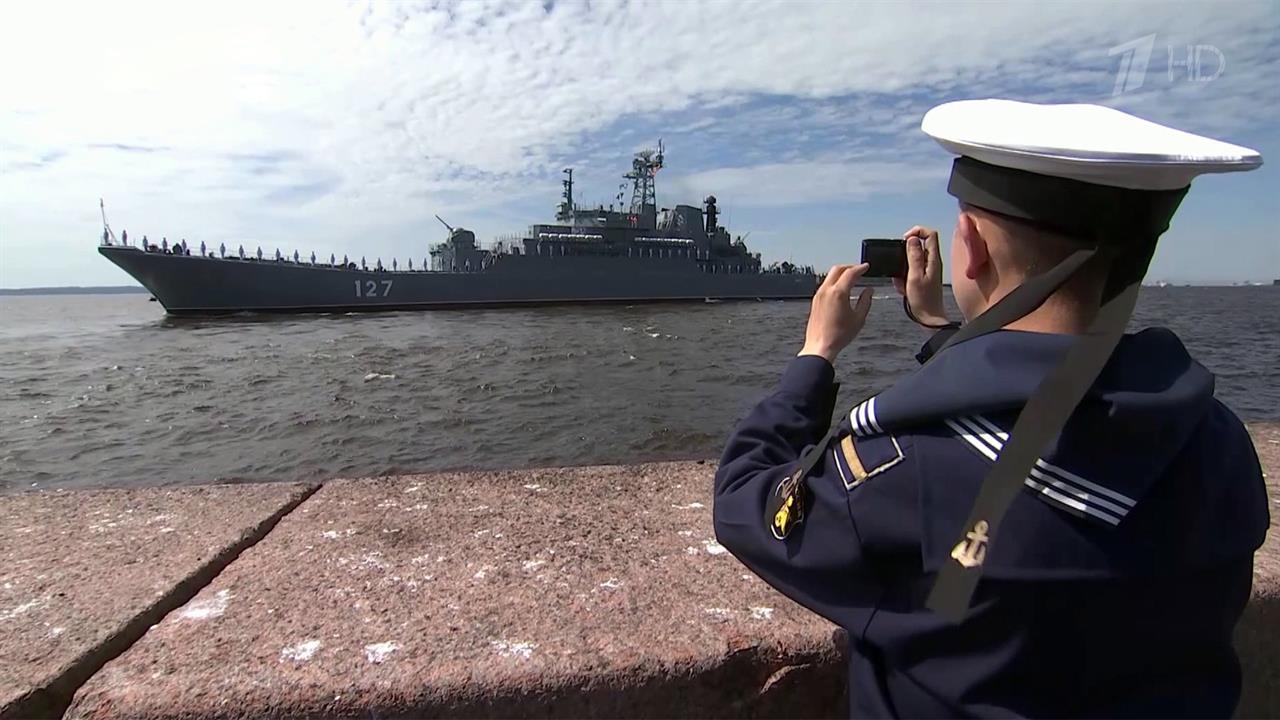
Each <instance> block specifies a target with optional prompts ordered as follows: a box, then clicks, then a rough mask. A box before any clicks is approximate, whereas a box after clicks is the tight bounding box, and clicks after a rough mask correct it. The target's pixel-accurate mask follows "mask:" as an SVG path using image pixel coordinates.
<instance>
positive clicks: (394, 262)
mask: <svg viewBox="0 0 1280 720" xmlns="http://www.w3.org/2000/svg"><path fill="white" fill-rule="evenodd" d="M395 271H396V259H395V258H391V272H395Z"/></svg>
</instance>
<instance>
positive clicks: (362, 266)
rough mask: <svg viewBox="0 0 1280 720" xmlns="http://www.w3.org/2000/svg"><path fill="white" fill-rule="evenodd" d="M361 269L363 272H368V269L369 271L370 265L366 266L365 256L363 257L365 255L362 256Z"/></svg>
mask: <svg viewBox="0 0 1280 720" xmlns="http://www.w3.org/2000/svg"><path fill="white" fill-rule="evenodd" d="M360 269H361V270H368V269H369V266H368V265H366V264H365V262H364V256H363V255H361V256H360Z"/></svg>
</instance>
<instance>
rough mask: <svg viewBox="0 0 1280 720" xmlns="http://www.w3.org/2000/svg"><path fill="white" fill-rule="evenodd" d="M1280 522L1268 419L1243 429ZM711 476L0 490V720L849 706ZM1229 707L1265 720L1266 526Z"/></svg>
mask: <svg viewBox="0 0 1280 720" xmlns="http://www.w3.org/2000/svg"><path fill="white" fill-rule="evenodd" d="M1251 430H1252V432H1253V434H1254V438H1255V442H1256V445H1257V447H1258V450H1259V453H1260V454H1261V455H1262V457H1263V462H1264V466H1265V467H1267V468H1269V470H1268V484H1269V487H1270V489H1271V498H1272V502H1273V506H1272V507H1273V510H1272V513H1273V515H1280V474H1278V473H1280V425H1273V424H1263V425H1254V426H1252V427H1251ZM712 471H713V466H712V465H710V464H705V463H694V462H689V463H663V464H648V465H635V466H626V467H592V468H566V469H546V470H524V471H513V472H484V473H479V472H477V473H450V474H435V475H420V476H419V475H412V476H402V477H393V478H372V479H368V478H366V479H357V480H335V481H331V482H327V483H324V484H323V486H315V485H304V484H268V485H231V486H204V487H189V488H145V489H134V490H102V491H79V492H42V493H31V494H23V495H12V496H6V497H0V543H2V549H0V558H3V561H2V564H0V717H4V718H8V717H29V716H30V717H57V716H63V715H65V716H66V717H71V718H177V717H182V718H215V717H217V718H225V717H263V716H291V717H303V716H307V717H315V716H343V717H356V716H358V717H400V716H415V717H416V716H441V715H443V716H450V717H457V716H521V717H528V716H559V717H580V716H640V715H643V716H699V717H729V716H733V717H742V716H754V717H774V716H786V717H815V716H823V717H839V716H843V715H844V714H845V707H846V703H845V699H844V692H845V690H844V668H843V665H842V659H841V658H842V646H843V641H842V638H841V636H840V634H839V633H838V632H836V631H835V629H834V628H833V627H832V626H830V625H829V624H827V623H826V622H825V621H823V620H821V619H819V618H817V617H816V616H813V615H811V614H809V613H807V612H805V611H804V610H803V609H801V608H799V607H798V606H796V605H795V604H793V603H792V602H790V601H789V600H787V599H786V598H784V597H783V596H781V595H780V594H778V593H777V592H775V591H773V590H772V589H770V588H769V587H767V586H766V585H764V584H763V583H762V582H760V581H759V580H757V579H755V578H754V577H753V576H751V575H749V574H748V573H747V572H746V570H745V569H744V568H743V567H742V566H741V565H740V564H738V563H737V561H735V560H734V559H733V557H732V556H730V555H729V554H728V553H727V552H725V550H724V548H722V547H720V546H719V545H718V544H716V542H715V539H714V537H713V534H712V529H711V516H710V512H711V509H710V505H711V501H710V497H709V490H710V479H711V475H712ZM1255 573H1256V579H1255V583H1254V597H1253V600H1252V602H1251V603H1250V606H1249V609H1248V611H1247V613H1246V615H1245V617H1244V619H1243V621H1242V622H1241V625H1240V628H1239V632H1238V635H1237V646H1238V648H1239V651H1240V655H1241V660H1242V662H1243V665H1244V671H1245V691H1244V698H1243V700H1242V704H1241V709H1240V715H1241V716H1243V717H1260V716H1269V717H1275V716H1280V652H1277V643H1278V642H1280V640H1277V638H1280V532H1277V531H1273V532H1272V534H1271V535H1270V536H1269V538H1268V541H1267V545H1266V546H1265V547H1264V548H1263V550H1262V551H1261V552H1260V553H1259V554H1258V556H1257V560H1256V563H1255Z"/></svg>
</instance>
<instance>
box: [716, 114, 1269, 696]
mask: <svg viewBox="0 0 1280 720" xmlns="http://www.w3.org/2000/svg"><path fill="white" fill-rule="evenodd" d="M922 129H923V130H924V131H925V132H926V133H927V134H929V135H931V136H932V137H934V138H935V139H936V140H937V141H938V142H939V143H940V144H942V146H943V147H945V148H946V149H948V150H950V151H951V152H953V153H955V154H957V155H960V157H959V158H958V159H956V160H955V162H954V165H953V167H952V173H951V181H950V185H949V188H948V190H949V192H950V193H951V194H952V195H954V196H955V197H956V198H958V199H959V201H960V207H959V214H958V216H957V219H956V227H955V233H954V235H953V240H952V247H951V260H950V263H951V279H952V283H953V288H954V293H955V297H956V303H957V304H958V305H959V307H960V310H961V313H962V315H963V316H964V318H965V319H966V321H967V322H966V324H965V325H963V326H958V327H957V326H955V325H952V326H950V327H946V329H944V330H942V331H941V332H940V333H939V335H937V336H935V337H934V339H933V340H931V341H930V342H929V343H928V344H926V347H925V349H924V350H923V351H922V354H921V356H920V359H921V361H922V362H924V363H925V364H924V366H923V367H922V368H920V369H919V370H917V371H915V372H914V373H912V374H910V375H908V376H906V377H905V378H903V379H901V380H900V381H899V382H897V383H896V384H895V385H893V386H892V387H889V388H887V389H885V390H883V391H882V392H880V393H878V394H875V395H872V396H871V397H869V398H866V399H865V400H863V401H862V402H861V403H860V404H858V405H857V406H856V407H854V408H853V410H852V411H851V412H850V413H848V414H847V415H841V416H837V417H836V419H835V425H834V427H830V426H831V422H832V412H833V403H834V401H835V395H836V386H835V384H834V377H835V370H834V368H833V363H834V361H835V359H836V356H837V354H838V353H839V352H840V351H841V350H842V349H844V348H845V347H846V346H848V345H849V344H850V343H852V342H853V340H854V339H855V337H856V336H857V334H858V331H859V330H860V329H861V327H862V324H863V322H864V321H865V320H866V317H867V311H868V309H869V308H870V304H871V303H870V299H871V298H870V294H869V291H867V290H863V291H862V292H861V293H860V294H859V296H858V300H857V302H856V304H853V305H851V303H850V300H849V297H850V293H851V292H852V291H853V290H854V289H855V288H856V286H857V281H858V279H859V277H860V276H861V275H862V274H863V273H864V272H865V271H866V266H865V265H839V266H836V267H834V268H832V270H831V272H830V273H829V274H828V275H827V277H826V279H825V280H824V282H823V284H822V287H820V288H819V289H818V291H817V293H816V295H815V296H814V299H813V306H812V310H811V314H810V317H809V321H808V328H807V330H806V334H805V343H804V346H803V347H802V348H801V350H800V353H799V355H798V356H797V357H796V358H795V359H794V360H792V361H791V364H790V365H789V366H788V368H787V370H786V372H785V373H784V374H783V376H782V379H781V381H780V383H779V385H778V388H777V390H776V392H775V393H774V394H772V395H770V396H769V397H767V398H765V399H764V400H763V401H762V402H761V403H760V404H759V405H758V406H756V408H755V409H754V410H753V411H752V412H751V413H750V414H749V415H748V416H747V418H746V419H745V420H743V421H742V423H741V424H740V425H739V426H738V428H737V430H736V431H735V432H734V434H733V436H732V437H731V438H730V440H729V442H728V446H727V447H726V448H725V451H724V456H723V458H722V461H721V465H720V469H719V471H718V472H717V474H716V479H715V510H714V517H715V527H716V536H717V538H718V539H719V541H720V542H721V543H722V544H723V545H725V546H726V547H727V548H729V550H730V551H732V552H733V554H734V555H736V556H737V557H738V558H739V559H740V560H741V561H742V562H744V563H745V564H746V565H748V566H749V567H750V568H751V569H752V570H754V571H755V572H756V573H757V574H758V575H759V576H760V577H762V578H763V579H764V580H765V581H767V582H768V583H769V584H771V585H773V586H774V587H776V588H778V589H779V590H781V591H782V592H783V593H785V594H786V595H788V596H789V597H791V598H793V599H795V600H796V601H797V602H799V603H801V604H802V605H804V606H806V607H808V608H810V609H812V610H813V611H815V612H817V613H819V614H821V615H822V616H824V617H826V618H828V619H829V620H831V621H832V622H835V623H837V624H839V625H840V626H842V627H843V628H845V630H846V631H847V633H848V637H849V658H850V665H849V697H850V700H851V703H852V708H851V710H852V713H853V714H854V715H857V716H876V717H881V716H883V717H888V716H904V717H925V716H930V717H937V716H949V717H958V716H995V715H1000V716H1010V715H1014V716H1046V715H1052V716H1075V717H1080V716H1164V717H1172V716H1193V717H1227V716H1230V715H1231V714H1232V711H1233V710H1234V709H1235V706H1236V703H1237V701H1238V699H1239V695H1240V683H1241V677H1240V668H1239V665H1238V662H1237V659H1236V656H1235V653H1234V650H1233V648H1232V642H1231V640H1232V638H1231V635H1232V629H1233V628H1234V626H1235V624H1236V622H1237V620H1238V619H1239V617H1240V614H1241V612H1242V611H1243V609H1244V606H1245V603H1246V602H1247V601H1248V599H1249V595H1250V585H1251V582H1252V569H1253V553H1254V551H1255V550H1256V549H1257V548H1258V547H1259V545H1260V544H1261V543H1262V540H1263V537H1264V535H1265V533H1266V530H1267V526H1268V524H1269V521H1270V520H1269V517H1268V508H1267V495H1266V489H1265V487H1264V485H1263V481H1262V475H1261V470H1260V468H1259V464H1258V459H1257V456H1256V454H1255V452H1254V449H1253V446H1252V443H1251V440H1250V438H1249V435H1248V433H1247V431H1246V430H1245V428H1244V426H1243V425H1242V424H1241V422H1240V421H1239V420H1238V419H1237V418H1236V416H1235V415H1233V414H1232V412H1231V411H1230V410H1229V409H1228V408H1227V407H1226V406H1225V405H1223V404H1222V403H1221V402H1219V401H1217V400H1216V399H1214V397H1213V386H1214V380H1213V376H1212V375H1211V374H1210V373H1209V372H1208V371H1207V370H1206V369H1205V368H1204V367H1203V366H1201V365H1200V364H1199V363H1197V362H1196V361H1195V360H1193V359H1192V358H1191V357H1190V356H1189V355H1188V353H1187V350H1186V349H1185V348H1184V347H1183V345H1182V343H1181V342H1180V341H1179V340H1178V338H1177V337H1176V336H1175V335H1174V334H1173V333H1172V332H1170V331H1168V330H1166V329H1163V328H1152V329H1148V330H1143V331H1141V332H1138V333H1134V334H1131V335H1123V329H1124V326H1125V323H1126V322H1127V321H1128V319H1129V316H1130V314H1131V311H1132V307H1133V302H1134V301H1135V300H1136V297H1137V291H1138V286H1139V283H1140V280H1141V278H1142V276H1143V275H1144V273H1145V272H1146V268H1147V263H1148V262H1149V260H1150V258H1151V254H1152V252H1153V251H1154V247H1155V241H1156V238H1157V237H1159V235H1160V234H1161V233H1163V232H1164V231H1165V229H1167V227H1168V225H1169V220H1170V218H1171V217H1172V215H1173V212H1174V210H1175V209H1176V208H1177V206H1178V203H1179V202H1180V201H1181V199H1182V197H1183V195H1184V194H1185V193H1186V191H1187V189H1188V186H1189V183H1190V182H1191V180H1192V178H1193V177H1195V176H1196V175H1199V174H1201V173H1214V172H1229V171H1235V170H1250V169H1253V168H1255V167H1257V166H1258V165H1260V164H1261V162H1262V159H1261V157H1260V156H1259V155H1258V153H1256V152H1254V151H1252V150H1249V149H1247V148H1242V147H1238V146H1235V145H1229V144H1227V143H1222V142H1218V141H1215V140H1211V139H1209V138H1204V137H1199V136H1195V135H1191V134H1188V133H1183V132H1179V131H1177V130H1173V129H1170V128H1166V127H1162V126H1159V125H1156V124H1154V123H1149V122H1146V121H1143V120H1140V119H1138V118H1135V117H1132V116H1130V115H1126V114H1124V113H1121V112H1119V111H1116V110H1112V109H1109V108H1104V107H1098V106H1092V105H1057V106H1046V105H1030V104H1024V103H1014V102H1007V101H999V100H984V101H969V102H959V103H949V104H946V105H942V106H940V107H937V108H934V109H933V110H932V111H930V112H929V113H928V114H927V115H926V116H925V118H924V121H923V123H922ZM906 238H908V239H909V240H910V242H909V245H908V248H907V250H908V268H909V270H908V275H907V277H906V278H905V282H903V283H901V284H900V287H901V290H902V291H903V292H904V293H905V295H904V297H905V298H906V301H907V302H909V304H910V310H911V311H912V312H913V314H914V316H915V318H917V321H918V322H920V323H922V324H925V325H928V326H935V327H943V326H945V325H946V322H945V321H946V318H945V310H944V307H943V303H942V297H943V294H942V293H943V290H942V257H941V253H940V249H939V246H938V238H937V233H936V232H934V231H931V230H928V229H926V228H921V227H915V228H912V229H911V230H909V231H907V233H906ZM855 350H856V346H855ZM829 427H830V430H829Z"/></svg>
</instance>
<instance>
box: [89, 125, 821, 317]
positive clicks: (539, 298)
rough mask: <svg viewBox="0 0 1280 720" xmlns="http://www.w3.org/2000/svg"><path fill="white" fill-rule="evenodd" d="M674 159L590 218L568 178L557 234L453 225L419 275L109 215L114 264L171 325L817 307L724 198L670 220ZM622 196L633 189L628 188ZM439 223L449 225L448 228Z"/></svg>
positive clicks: (675, 212)
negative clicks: (494, 310)
mask: <svg viewBox="0 0 1280 720" xmlns="http://www.w3.org/2000/svg"><path fill="white" fill-rule="evenodd" d="M662 163H663V148H662V144H661V142H659V144H658V147H657V149H656V150H643V151H641V152H639V153H636V155H635V157H634V158H633V160H632V167H631V171H630V172H628V173H626V174H625V175H624V176H623V177H624V178H625V179H626V180H629V181H630V182H631V189H632V193H631V203H630V205H629V206H624V205H623V204H622V198H623V193H621V192H620V193H619V195H618V197H617V199H618V207H617V209H615V208H614V206H612V205H610V206H609V207H608V208H606V207H605V206H604V205H603V204H600V205H599V206H597V207H586V208H582V207H579V206H578V205H576V204H575V203H574V198H573V169H572V168H566V169H565V170H564V175H565V176H566V177H565V179H564V180H563V181H562V185H563V198H562V201H561V202H560V204H559V206H558V208H557V212H556V223H555V224H546V225H543V224H538V225H532V226H530V227H529V230H528V232H527V233H525V234H524V235H522V236H513V237H511V238H508V239H506V240H499V241H495V242H494V243H493V244H492V245H491V246H490V247H489V248H487V249H485V248H481V247H479V246H478V245H477V243H476V236H475V233H473V232H471V231H470V230H466V229H463V228H461V227H457V228H455V227H451V226H449V225H448V224H447V223H445V221H444V220H440V222H441V223H442V224H444V225H445V228H446V229H447V231H448V237H447V239H446V240H445V241H444V242H442V243H439V244H437V245H434V246H432V247H430V248H429V253H428V254H429V257H430V260H429V264H428V261H427V258H426V257H424V258H423V262H422V263H421V264H420V265H419V266H418V268H417V269H414V268H413V265H412V262H413V261H412V260H410V261H409V263H408V265H407V266H406V265H401V264H400V263H399V262H398V261H393V262H392V265H391V267H385V266H383V265H382V261H381V260H380V259H379V260H378V261H377V262H376V264H375V266H374V267H372V268H371V267H369V266H368V264H367V263H366V261H365V260H364V258H361V259H360V262H359V264H357V263H356V262H353V261H351V260H349V259H347V258H345V257H344V258H343V259H342V261H340V262H339V261H338V260H337V258H335V257H333V256H330V258H329V262H328V263H325V262H323V261H321V262H316V259H315V255H314V253H313V254H312V255H311V256H310V258H309V259H307V258H300V257H299V255H298V253H297V252H294V253H293V255H292V257H289V256H286V255H282V254H281V253H280V251H279V250H276V252H275V256H274V257H267V258H266V259H263V257H262V250H261V248H259V249H258V250H257V252H256V253H253V254H251V255H248V256H246V254H245V251H244V248H243V246H241V247H240V248H239V249H238V250H237V251H234V252H231V253H228V252H227V250H226V248H225V247H224V246H221V245H220V247H219V248H218V250H217V251H216V252H215V251H213V250H212V249H209V250H206V249H205V248H204V245H203V243H201V249H200V250H199V251H198V252H194V253H193V252H192V251H191V249H190V248H189V247H188V246H187V245H186V241H185V240H183V241H182V243H180V244H175V246H173V247H169V245H168V241H167V240H166V241H165V243H164V245H163V246H156V245H154V244H151V243H148V242H144V245H145V247H139V246H138V245H136V244H133V245H131V244H129V242H128V236H127V234H126V235H125V236H124V238H123V242H119V241H117V240H116V238H115V234H114V232H113V231H112V230H111V228H110V226H109V225H108V224H107V222H106V213H105V211H104V212H103V239H102V242H101V244H100V246H99V248H98V252H100V253H101V254H102V255H103V256H104V257H106V258H107V259H108V260H110V261H111V262H113V263H115V264H116V265H118V266H120V268H121V269H122V270H124V271H125V272H127V273H129V275H131V276H133V278H134V279H136V280H137V281H138V282H139V283H141V284H142V285H143V286H144V287H145V288H147V289H148V290H150V291H151V294H152V296H153V297H154V298H155V299H156V300H158V301H159V302H160V304H161V305H163V306H164V309H165V310H166V311H167V312H169V313H171V314H174V315H193V314H194V315H201V314H220V313H234V312H266V313H285V312H290V313H292V312H352V311H357V312H358V311H378V310H433V309H443V308H466V307H509V306H523V305H537V304H542V305H545V304H561V303H640V302H659V301H688V302H704V301H720V300H756V299H760V300H766V299H792V298H809V297H811V296H812V295H813V293H814V290H815V289H816V288H817V285H818V277H817V275H815V274H814V272H813V269H812V268H809V267H797V266H794V265H792V264H790V263H775V264H773V265H770V266H769V267H765V266H763V265H762V263H761V259H760V253H753V252H751V251H750V250H749V249H748V248H747V245H746V242H745V240H744V239H743V238H741V237H739V238H731V237H730V235H729V231H728V230H726V229H725V228H724V227H723V226H721V225H720V215H719V210H718V208H717V206H716V198H715V197H714V196H710V197H707V198H706V199H705V200H703V203H702V206H701V207H697V206H692V205H676V206H675V207H674V208H671V209H668V208H663V209H662V210H661V211H659V209H658V207H657V203H656V199H655V198H656V186H655V178H656V175H657V172H658V170H659V169H661V168H662ZM621 187H622V190H623V191H625V189H626V183H624V184H623V185H622V186H621ZM437 219H440V218H439V216H437Z"/></svg>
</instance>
